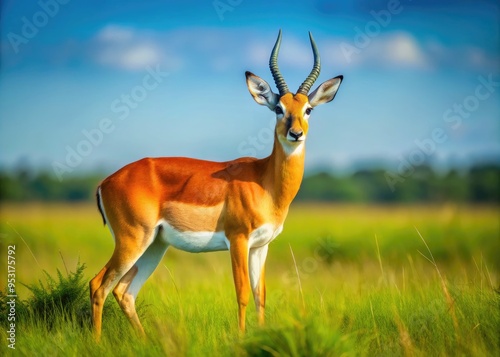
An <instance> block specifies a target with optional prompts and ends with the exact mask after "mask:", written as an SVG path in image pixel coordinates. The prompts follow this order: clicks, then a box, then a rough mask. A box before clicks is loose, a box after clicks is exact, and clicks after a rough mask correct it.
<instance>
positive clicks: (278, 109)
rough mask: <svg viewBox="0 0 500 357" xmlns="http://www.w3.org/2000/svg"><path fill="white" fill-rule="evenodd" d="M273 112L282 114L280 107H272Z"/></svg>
mask: <svg viewBox="0 0 500 357" xmlns="http://www.w3.org/2000/svg"><path fill="white" fill-rule="evenodd" d="M274 112H275V113H276V114H277V115H281V114H283V109H281V107H276V108H275V109H274Z"/></svg>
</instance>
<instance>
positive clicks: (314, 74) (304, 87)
mask: <svg viewBox="0 0 500 357" xmlns="http://www.w3.org/2000/svg"><path fill="white" fill-rule="evenodd" d="M309 39H310V40H311V47H312V50H313V55H314V66H313V69H312V70H311V73H309V76H307V78H306V80H305V81H304V82H303V83H302V84H301V85H300V87H299V89H298V90H297V93H302V94H304V95H307V93H309V90H311V87H312V85H313V84H314V82H315V81H316V79H318V76H319V72H320V71H321V62H320V59H319V51H318V47H316V42H314V39H313V37H312V34H311V33H310V32H309Z"/></svg>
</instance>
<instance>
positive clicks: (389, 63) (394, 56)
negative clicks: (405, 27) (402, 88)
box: [339, 32, 430, 69]
mask: <svg viewBox="0 0 500 357" xmlns="http://www.w3.org/2000/svg"><path fill="white" fill-rule="evenodd" d="M343 43H344V46H345V44H349V46H354V47H350V50H351V51H352V52H346V51H345V50H343V51H340V52H341V53H342V54H343V57H344V58H343V59H344V60H345V61H346V63H347V64H351V65H357V66H377V67H390V68H394V67H403V68H417V69H425V68H429V66H430V63H429V60H428V58H427V57H426V55H425V52H424V51H423V49H422V48H421V46H420V45H419V43H418V42H417V41H416V40H415V38H414V37H413V36H411V35H410V34H409V33H407V32H391V33H387V34H381V35H379V36H377V37H373V38H370V40H369V42H367V43H366V44H363V46H360V45H357V46H356V44H355V43H352V44H351V43H349V42H343ZM339 47H340V46H339ZM346 53H349V55H346Z"/></svg>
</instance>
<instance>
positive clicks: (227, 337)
mask: <svg viewBox="0 0 500 357" xmlns="http://www.w3.org/2000/svg"><path fill="white" fill-rule="evenodd" d="M498 214H499V209H498V207H467V206H454V205H449V206H355V205H352V206H351V205H341V206H332V205H296V206H293V207H292V208H291V211H290V214H289V217H288V219H287V222H286V224H285V230H284V232H283V234H282V235H281V236H280V237H279V238H278V239H277V240H276V241H274V242H273V243H272V244H271V246H270V251H269V256H268V262H267V292H268V299H267V310H266V326H265V327H262V328H261V327H258V326H257V323H256V320H257V319H256V313H255V309H254V308H253V306H251V307H250V308H249V309H248V310H249V311H248V316H247V326H248V331H247V334H246V335H245V336H240V335H239V333H238V331H237V318H236V316H237V306H236V302H235V293H234V288H233V283H232V277H231V267H230V262H229V256H228V254H227V252H218V253H209V254H189V253H184V252H180V251H176V250H174V249H171V250H169V251H168V252H167V254H166V257H165V258H164V260H163V261H162V263H161V264H160V265H159V267H158V269H157V270H156V272H155V273H154V274H153V276H152V278H151V279H150V280H149V281H148V282H147V283H146V285H145V287H144V288H143V290H142V291H141V293H140V294H139V308H138V311H139V315H140V317H141V320H142V322H143V325H144V327H145V330H146V333H147V335H148V339H147V341H142V342H141V341H139V340H138V339H137V337H136V336H135V333H134V331H132V330H131V328H130V326H129V324H128V322H127V321H126V320H125V318H124V316H123V315H122V314H121V312H120V311H119V308H118V307H117V304H116V302H114V299H113V297H112V296H111V295H110V297H109V298H108V303H107V305H106V307H105V316H104V321H103V340H102V342H101V343H100V344H99V345H97V344H95V342H94V340H93V336H92V333H91V331H90V329H89V326H88V323H87V322H85V321H88V319H89V311H90V307H89V303H88V299H87V295H88V292H87V291H86V286H87V282H88V280H89V279H90V278H91V277H92V276H93V274H95V273H97V272H98V271H99V270H100V268H101V267H102V266H103V265H104V264H105V263H106V261H107V259H108V258H109V256H110V255H111V252H112V250H113V240H112V238H111V236H110V234H109V232H108V231H107V229H106V228H103V227H102V223H101V221H100V217H99V214H98V212H97V211H96V209H95V208H94V206H93V205H92V206H89V205H75V206H71V205H33V204H31V205H9V206H3V207H2V211H1V219H0V237H1V240H0V243H1V248H2V249H1V251H0V254H1V255H0V266H1V269H0V271H1V272H2V274H1V276H0V288H1V289H2V290H3V287H4V286H6V278H7V276H6V275H7V274H6V273H3V272H6V269H5V268H6V264H7V250H6V248H7V246H8V245H11V244H15V245H16V255H15V257H16V280H17V281H16V288H17V292H18V295H19V300H22V301H24V304H23V305H21V303H20V302H19V304H18V316H17V317H18V320H17V321H16V337H17V340H16V351H15V352H16V353H17V354H20V355H29V356H37V355H38V356H45V355H51V356H80V355H89V356H93V355H97V356H107V355H113V356H114V355H120V356H162V355H169V356H184V355H188V356H200V355H215V356H233V355H237V356H489V355H491V356H495V355H498V353H499V352H500V342H499V338H498V331H500V294H499V290H498V289H499V286H500V274H499V273H500V260H499V259H498V253H499V252H500V239H499V232H500V222H499V219H498ZM417 230H418V231H417ZM419 233H420V234H421V236H422V237H423V238H424V240H425V243H424V241H423V240H422V239H421V237H420V236H419ZM426 244H427V245H428V247H429V250H428V249H427V247H426ZM28 247H29V249H28ZM291 249H292V250H293V254H294V257H295V263H294V260H293V258H292V255H291ZM61 257H63V258H61ZM78 260H80V261H81V262H82V263H84V264H85V266H86V269H85V270H82V271H81V275H80V277H81V280H78V279H77V277H75V274H76V273H77V271H78V269H77V266H78V265H77V262H78ZM58 270H59V271H60V272H61V273H60V275H58ZM44 271H46V272H47V273H48V274H49V275H50V276H51V277H52V279H53V281H52V282H50V279H49V280H47V279H48V278H47V276H46V274H45V273H44ZM297 272H298V275H297ZM71 279H73V280H71ZM39 281H41V282H42V285H40V283H39ZM21 283H24V284H26V285H28V286H29V287H31V289H30V288H28V287H26V286H24V285H22V284H21ZM33 287H38V289H42V291H36V289H35V290H33ZM300 288H301V289H300ZM44 289H45V290H44ZM51 289H52V290H51ZM82 289H83V291H82ZM68 291H69V292H71V294H66V295H65V292H68ZM44 294H45V295H44ZM50 294H53V295H50ZM57 294H59V295H57ZM36 296H44V297H45V299H46V300H44V301H49V302H50V301H52V300H51V299H52V297H54V296H56V297H57V298H58V299H62V298H61V296H63V297H64V299H69V300H64V301H65V303H64V304H63V306H65V307H66V308H61V309H58V308H54V307H53V306H52V308H50V309H49V311H50V312H51V313H53V316H51V320H50V323H48V321H47V318H45V319H44V318H43V316H47V311H45V312H43V311H44V310H43V308H40V306H39V305H36V304H35V303H34V302H33V301H34V298H35V297H36ZM71 299H73V300H71ZM56 300H57V299H56ZM72 301H73V302H72ZM74 301H77V303H76V302H74ZM30 304H31V305H30ZM45 304H47V302H45ZM35 305H36V306H38V309H37V310H34V309H33V311H32V313H31V314H30V313H27V312H26V311H24V310H23V306H26V308H27V309H28V308H29V306H35ZM42 306H45V305H43V304H42ZM56 306H57V302H56ZM0 312H1V313H2V314H3V316H0V322H2V326H1V332H0V339H1V341H2V343H1V346H0V350H1V351H2V352H0V354H2V355H4V354H5V353H4V352H7V353H9V352H12V351H10V350H9V349H7V342H6V341H7V340H6V338H7V334H6V325H5V318H4V316H5V313H6V310H5V306H4V305H2V307H1V308H0Z"/></svg>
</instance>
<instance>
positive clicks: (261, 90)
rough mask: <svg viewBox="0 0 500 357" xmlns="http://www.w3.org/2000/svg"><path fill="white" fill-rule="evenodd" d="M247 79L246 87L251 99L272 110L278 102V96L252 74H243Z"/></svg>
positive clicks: (265, 83)
mask: <svg viewBox="0 0 500 357" xmlns="http://www.w3.org/2000/svg"><path fill="white" fill-rule="evenodd" d="M245 76H246V77H247V87H248V90H249V91H250V94H251V95H252V97H253V99H254V100H255V101H256V102H257V103H259V104H260V105H265V106H267V107H268V108H269V109H271V110H274V108H275V107H276V104H278V102H279V96H278V95H277V94H275V93H273V91H272V90H271V87H270V86H269V84H268V83H267V82H266V81H265V80H263V79H262V78H260V77H258V76H256V75H255V74H253V73H252V72H248V71H247V72H245Z"/></svg>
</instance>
